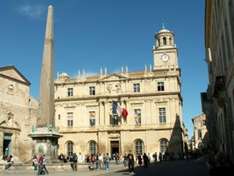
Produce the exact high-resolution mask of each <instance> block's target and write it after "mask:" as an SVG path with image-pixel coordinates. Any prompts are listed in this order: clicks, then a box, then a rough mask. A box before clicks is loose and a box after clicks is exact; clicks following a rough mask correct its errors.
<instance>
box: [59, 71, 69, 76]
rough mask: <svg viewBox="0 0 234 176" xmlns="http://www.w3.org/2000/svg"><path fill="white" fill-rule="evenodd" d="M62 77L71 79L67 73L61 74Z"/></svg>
mask: <svg viewBox="0 0 234 176" xmlns="http://www.w3.org/2000/svg"><path fill="white" fill-rule="evenodd" d="M60 76H63V77H69V75H68V74H67V73H65V72H63V73H61V75H60Z"/></svg>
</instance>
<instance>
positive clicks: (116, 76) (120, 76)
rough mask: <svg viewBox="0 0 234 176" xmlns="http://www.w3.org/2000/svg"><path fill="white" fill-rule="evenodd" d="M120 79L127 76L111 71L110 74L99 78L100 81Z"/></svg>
mask: <svg viewBox="0 0 234 176" xmlns="http://www.w3.org/2000/svg"><path fill="white" fill-rule="evenodd" d="M122 79H127V77H126V76H124V75H121V74H117V73H113V74H111V75H108V76H105V77H103V78H101V81H119V80H122Z"/></svg>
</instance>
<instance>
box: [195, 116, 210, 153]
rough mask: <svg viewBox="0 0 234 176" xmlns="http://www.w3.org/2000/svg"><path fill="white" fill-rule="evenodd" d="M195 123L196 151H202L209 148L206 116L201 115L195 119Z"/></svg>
mask: <svg viewBox="0 0 234 176" xmlns="http://www.w3.org/2000/svg"><path fill="white" fill-rule="evenodd" d="M192 121H193V136H194V149H202V148H205V147H207V142H208V141H207V140H208V133H207V128H206V115H205V114H201V115H198V116H196V117H194V118H192Z"/></svg>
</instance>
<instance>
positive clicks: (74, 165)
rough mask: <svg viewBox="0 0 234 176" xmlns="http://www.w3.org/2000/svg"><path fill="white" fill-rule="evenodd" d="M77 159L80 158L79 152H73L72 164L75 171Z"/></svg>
mask: <svg viewBox="0 0 234 176" xmlns="http://www.w3.org/2000/svg"><path fill="white" fill-rule="evenodd" d="M77 160H78V157H77V154H76V153H73V154H72V165H73V167H72V168H73V171H77Z"/></svg>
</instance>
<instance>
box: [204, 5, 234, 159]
mask: <svg viewBox="0 0 234 176" xmlns="http://www.w3.org/2000/svg"><path fill="white" fill-rule="evenodd" d="M233 31H234V2H233V0H226V1H220V0H206V8H205V47H206V56H207V57H206V58H207V64H208V71H209V84H208V89H207V92H204V93H202V94H201V98H202V108H203V112H204V113H205V114H206V116H207V128H208V132H209V144H210V146H211V147H212V148H213V149H215V150H217V151H222V152H225V153H226V154H227V155H228V156H229V157H230V158H232V160H233V161H234V115H233V112H234V74H233V73H234V32H233Z"/></svg>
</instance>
